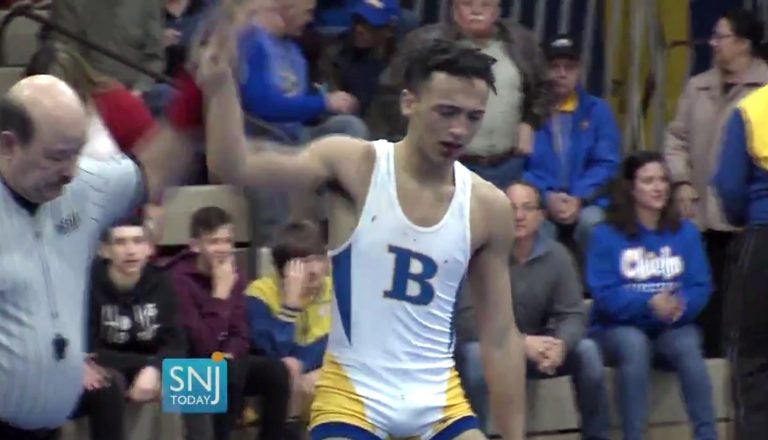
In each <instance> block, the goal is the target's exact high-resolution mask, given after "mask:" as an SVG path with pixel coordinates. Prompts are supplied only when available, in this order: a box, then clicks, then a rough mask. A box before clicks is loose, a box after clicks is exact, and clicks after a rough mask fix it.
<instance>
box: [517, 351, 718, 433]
mask: <svg viewBox="0 0 768 440" xmlns="http://www.w3.org/2000/svg"><path fill="white" fill-rule="evenodd" d="M707 367H708V369H709V376H710V378H711V380H712V384H713V388H714V393H713V394H714V401H715V411H716V417H717V420H718V429H720V430H721V437H720V438H722V439H726V438H727V437H726V436H725V435H724V434H723V433H724V432H725V431H726V430H727V428H728V427H729V426H730V423H729V422H730V420H731V418H732V407H731V400H730V396H729V391H728V381H729V371H728V363H727V362H726V361H725V360H723V359H710V360H708V361H707ZM607 371H608V374H607V381H608V393H609V396H613V395H614V393H613V386H612V384H613V370H612V369H607ZM652 374H653V375H652V379H651V397H650V405H651V411H650V414H649V426H650V429H649V436H650V437H649V438H650V439H654V440H655V439H658V440H677V439H686V438H691V435H690V431H689V428H688V421H687V420H688V418H687V416H686V413H685V408H684V407H683V403H682V400H681V399H680V390H679V386H678V381H677V377H676V376H675V374H673V373H667V372H661V371H654V372H653V373H652ZM611 400H612V399H611ZM528 404H529V415H528V431H529V432H531V433H535V435H533V436H532V437H531V438H536V439H539V438H540V439H542V440H544V439H547V440H566V439H568V440H570V439H573V440H576V439H578V438H579V436H578V435H577V434H576V433H575V431H576V430H578V427H579V417H578V413H577V411H576V406H575V402H574V394H573V392H572V388H571V383H570V380H569V379H568V377H560V378H555V379H547V380H540V381H536V382H535V383H534V384H533V385H532V386H531V387H529V389H528ZM611 404H612V405H611V406H612V408H611V415H612V419H613V426H614V427H615V428H616V433H617V435H618V428H619V426H620V422H619V419H618V417H617V415H616V409H615V408H614V407H613V402H611ZM563 432H566V433H568V432H570V433H571V434H563ZM617 438H618V437H617Z"/></svg>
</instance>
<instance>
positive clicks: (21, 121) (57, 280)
mask: <svg viewBox="0 0 768 440" xmlns="http://www.w3.org/2000/svg"><path fill="white" fill-rule="evenodd" d="M87 123H88V118H87V116H86V112H85V109H84V107H83V104H82V103H81V102H80V100H79V98H78V97H77V94H76V93H75V92H74V91H73V90H72V89H71V88H69V86H67V85H66V84H65V83H63V82H62V81H60V80H58V79H56V78H54V77H52V76H44V75H41V76H32V77H28V78H25V79H23V80H21V81H20V82H18V83H17V84H16V85H14V86H13V87H12V88H11V90H10V91H9V92H8V94H7V95H5V96H3V97H0V210H2V213H0V439H15V440H26V439H50V438H55V436H56V434H57V428H58V427H60V426H61V425H63V424H64V423H65V422H66V421H67V419H68V417H69V416H70V415H71V414H72V412H73V410H74V409H75V408H76V406H77V404H78V401H79V399H80V396H81V393H82V392H83V390H84V389H86V388H87V389H89V390H94V389H99V388H104V387H109V386H110V384H109V382H108V381H107V380H105V379H106V378H105V377H104V375H103V373H102V372H100V371H99V369H98V368H97V367H95V366H94V365H93V364H91V363H90V362H88V361H87V358H86V354H85V350H86V347H85V346H84V336H85V330H86V322H87V317H86V316H85V313H84V312H85V310H86V306H85V300H86V289H87V283H88V280H87V275H88V273H89V267H90V265H91V258H92V256H93V254H94V250H95V248H96V245H97V242H98V237H99V234H100V233H101V231H102V230H103V229H104V228H105V227H107V226H109V225H111V224H112V223H113V222H114V221H115V220H117V219H119V218H120V217H122V216H123V215H125V214H126V213H127V212H128V211H129V210H131V209H133V208H135V207H136V206H137V204H138V203H139V202H140V201H142V200H143V196H144V192H145V191H144V183H143V179H142V173H141V172H140V168H139V166H137V164H136V163H135V162H134V161H132V160H131V159H129V158H128V157H126V156H125V155H122V154H118V153H119V152H116V154H115V155H114V156H113V157H112V158H110V159H109V160H106V161H97V160H94V159H87V158H81V157H80V150H81V149H82V146H83V144H84V143H85V140H86V131H87ZM177 154H183V152H179V151H163V152H159V151H150V150H146V151H144V152H142V156H141V157H140V160H139V162H140V163H141V164H142V168H143V170H144V172H145V175H146V177H147V182H151V183H152V184H153V185H154V187H151V188H150V189H151V190H152V193H153V194H157V193H159V188H161V187H162V186H163V185H161V183H165V182H166V180H167V179H169V176H170V175H172V174H173V173H161V172H160V170H161V169H162V168H161V167H162V164H163V163H165V164H171V163H173V160H170V159H169V158H168V156H169V155H177ZM168 183H170V182H168Z"/></svg>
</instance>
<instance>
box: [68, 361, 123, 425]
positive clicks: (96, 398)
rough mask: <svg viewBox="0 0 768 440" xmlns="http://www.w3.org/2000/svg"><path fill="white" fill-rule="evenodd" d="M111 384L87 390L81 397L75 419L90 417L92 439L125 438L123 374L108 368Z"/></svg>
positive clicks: (73, 416) (74, 415)
mask: <svg viewBox="0 0 768 440" xmlns="http://www.w3.org/2000/svg"><path fill="white" fill-rule="evenodd" d="M107 371H108V372H109V375H110V381H109V385H108V386H106V387H104V388H100V389H98V390H93V391H85V392H84V393H83V395H82V397H80V404H79V405H78V406H77V409H76V410H75V412H74V414H72V418H73V419H77V418H80V417H86V416H87V417H88V424H89V426H90V433H91V436H90V438H91V440H113V439H114V440H123V439H125V393H126V389H127V387H126V382H125V379H124V378H123V375H122V374H120V373H118V372H117V371H114V370H107Z"/></svg>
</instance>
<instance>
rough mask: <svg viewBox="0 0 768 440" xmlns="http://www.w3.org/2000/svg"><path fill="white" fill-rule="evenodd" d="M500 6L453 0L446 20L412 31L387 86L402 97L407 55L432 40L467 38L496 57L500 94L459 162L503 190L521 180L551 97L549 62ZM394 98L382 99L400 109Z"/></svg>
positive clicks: (387, 119) (388, 118) (387, 118)
mask: <svg viewBox="0 0 768 440" xmlns="http://www.w3.org/2000/svg"><path fill="white" fill-rule="evenodd" d="M446 1H448V0H446ZM499 3H500V0H455V1H453V2H452V4H451V5H450V11H451V17H450V18H449V19H448V20H447V21H446V22H444V23H438V24H433V25H428V26H424V27H422V28H419V29H417V30H415V31H413V32H411V34H409V35H408V37H407V38H406V39H405V42H404V43H403V45H402V47H400V50H399V51H398V53H397V55H396V56H395V58H394V60H393V61H392V63H391V67H390V69H391V72H390V77H389V78H388V81H389V84H388V85H389V87H388V88H389V89H390V90H391V92H392V93H394V94H395V95H394V96H396V97H399V95H400V91H401V89H402V87H400V83H401V82H402V76H403V60H404V59H405V54H407V53H409V52H411V51H413V49H414V48H417V47H421V46H424V44H425V43H426V42H427V41H430V40H435V39H444V40H466V41H467V44H472V45H474V46H476V47H477V48H478V49H480V50H482V51H483V53H485V54H487V55H490V56H492V57H493V58H495V59H496V60H497V62H496V63H495V64H494V67H493V73H494V76H495V78H496V92H497V93H495V94H491V96H490V97H489V98H488V104H487V106H486V112H485V116H483V120H482V124H481V126H480V130H479V131H478V132H477V134H476V135H475V137H474V138H473V140H472V142H471V143H470V144H469V145H468V146H467V152H466V154H465V156H464V157H463V158H462V159H461V161H462V163H464V164H465V165H467V166H468V167H469V168H470V169H471V170H472V171H474V172H476V173H477V174H478V175H480V177H483V178H484V179H486V180H488V181H489V182H491V183H493V184H495V185H496V186H498V187H499V188H501V189H504V188H506V187H507V186H509V184H510V183H511V182H513V181H515V180H519V179H520V178H521V177H522V173H523V166H524V162H525V160H524V158H525V156H527V155H528V154H530V153H531V149H532V134H533V130H534V129H535V128H538V127H539V126H540V125H541V123H542V122H543V121H544V118H545V117H546V116H547V115H548V114H549V111H550V103H549V100H550V93H549V91H548V90H547V87H546V83H547V71H546V63H545V62H544V56H543V54H542V52H541V49H540V48H539V45H538V43H537V42H536V37H535V36H534V35H533V33H531V32H530V31H529V30H528V29H525V28H524V27H523V26H521V25H520V24H518V23H514V22H511V21H506V20H501V18H500V15H501V7H500V4H499ZM396 97H395V98H394V99H392V98H386V97H382V99H388V104H390V105H387V106H386V108H389V109H391V110H392V111H399V105H396V106H395V102H396V101H398V98H396ZM375 105H378V104H375ZM382 105H384V104H383V103H382ZM371 118H383V120H382V122H383V124H388V125H391V124H392V123H393V121H397V120H401V119H402V118H398V117H397V116H395V115H394V114H392V115H387V114H379V115H371ZM400 131H402V130H400ZM399 134H402V133H399ZM391 137H394V135H393V136H391ZM388 138H389V137H388Z"/></svg>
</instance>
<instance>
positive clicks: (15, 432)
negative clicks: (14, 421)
mask: <svg viewBox="0 0 768 440" xmlns="http://www.w3.org/2000/svg"><path fill="white" fill-rule="evenodd" d="M57 438H58V433H57V432H56V430H53V429H38V430H34V431H26V430H24V429H19V428H16V427H13V426H11V425H9V424H7V423H5V422H3V421H1V420H0V439H4V440H5V439H13V440H56V439H57Z"/></svg>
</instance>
